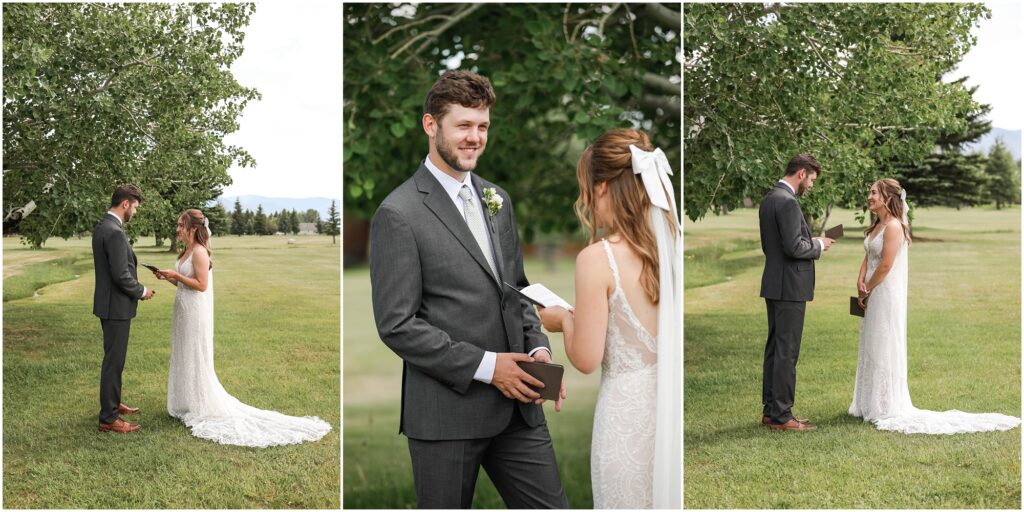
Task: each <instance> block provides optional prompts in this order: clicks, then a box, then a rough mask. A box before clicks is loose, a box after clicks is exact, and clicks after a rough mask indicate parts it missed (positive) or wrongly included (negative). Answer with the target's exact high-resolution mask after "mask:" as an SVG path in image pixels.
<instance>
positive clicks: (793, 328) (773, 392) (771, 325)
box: [761, 299, 807, 423]
mask: <svg viewBox="0 0 1024 512" xmlns="http://www.w3.org/2000/svg"><path fill="white" fill-rule="evenodd" d="M764 301H765V303H766V304H767V305H768V342H767V343H766V344H765V347H764V374H763V377H762V378H763V383H762V387H761V402H762V403H763V404H764V411H763V414H764V415H765V416H768V417H769V418H770V419H771V420H772V421H774V422H776V423H786V422H787V421H789V420H791V419H793V413H792V412H791V411H790V409H791V408H792V407H793V399H794V397H795V395H796V361H797V359H798V358H799V357H800V337H801V336H802V335H803V332H804V311H805V310H806V308H807V303H806V302H793V301H788V300H771V299H765V300H764Z"/></svg>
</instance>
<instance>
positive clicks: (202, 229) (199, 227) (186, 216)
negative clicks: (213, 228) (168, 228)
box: [178, 208, 213, 268]
mask: <svg viewBox="0 0 1024 512" xmlns="http://www.w3.org/2000/svg"><path fill="white" fill-rule="evenodd" d="M178 220H180V221H181V222H182V223H183V224H185V229H186V230H188V231H191V232H192V236H193V237H194V239H195V241H196V243H197V244H199V245H202V246H203V247H205V248H206V252H207V253H208V254H209V255H210V268H213V250H212V249H210V235H209V233H207V232H206V222H205V221H206V216H205V215H203V212H201V211H199V210H196V209H195V208H189V209H188V210H185V211H184V212H181V217H178ZM187 250H188V244H187V243H186V244H185V246H184V247H182V248H181V252H179V253H178V257H179V258H180V257H182V256H183V255H184V254H185V251H187Z"/></svg>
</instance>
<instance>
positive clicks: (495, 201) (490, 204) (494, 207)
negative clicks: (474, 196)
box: [484, 187, 505, 217]
mask: <svg viewBox="0 0 1024 512" xmlns="http://www.w3.org/2000/svg"><path fill="white" fill-rule="evenodd" d="M504 202H505V200H504V199H502V197H501V196H500V195H498V190H497V189H495V188H494V187H490V188H485V189H484V204H486V205H487V213H489V214H490V215H491V217H494V216H495V215H497V214H498V210H501V205H502V203H504Z"/></svg>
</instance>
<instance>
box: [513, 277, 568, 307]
mask: <svg viewBox="0 0 1024 512" xmlns="http://www.w3.org/2000/svg"><path fill="white" fill-rule="evenodd" d="M520 291H521V292H522V293H523V295H526V296H527V297H530V298H531V299H533V300H535V301H537V302H540V303H541V304H543V305H544V307H546V308H550V307H552V306H562V307H563V308H565V309H572V306H571V305H570V304H569V303H568V302H566V301H565V299H563V298H561V297H559V296H558V295H557V294H556V293H555V292H553V291H551V290H549V289H548V287H547V286H544V285H542V284H540V283H535V284H531V285H530V286H527V287H526V288H523V289H522V290H520Z"/></svg>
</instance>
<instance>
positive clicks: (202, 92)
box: [3, 3, 259, 246]
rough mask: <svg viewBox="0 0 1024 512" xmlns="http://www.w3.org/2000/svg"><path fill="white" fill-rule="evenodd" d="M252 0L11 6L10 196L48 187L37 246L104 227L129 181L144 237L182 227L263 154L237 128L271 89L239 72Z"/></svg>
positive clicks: (10, 199) (24, 229)
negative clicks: (250, 84) (102, 219)
mask: <svg viewBox="0 0 1024 512" xmlns="http://www.w3.org/2000/svg"><path fill="white" fill-rule="evenodd" d="M253 9H254V8H253V6H252V4H222V5H211V4H95V3H85V4H36V3H22V4H9V3H5V4H4V6H3V10H4V17H3V30H4V45H3V46H4V47H3V65H4V77H3V94H4V112H3V136H4V144H3V181H4V183H3V184H4V186H3V200H4V204H5V205H7V206H8V208H13V207H16V206H21V205H23V204H25V203H27V202H28V201H30V200H34V201H35V202H36V204H37V205H38V209H37V210H36V212H35V213H33V214H32V215H30V216H28V217H26V218H25V219H24V220H23V221H22V222H21V223H20V225H19V226H18V229H19V230H20V232H21V234H22V236H23V240H24V241H27V242H28V243H30V244H31V245H33V246H40V245H42V244H43V243H44V242H45V241H46V239H47V238H49V237H51V236H59V237H64V238H67V237H69V236H72V235H74V234H75V233H80V232H83V231H88V230H91V229H92V227H93V226H94V224H95V222H96V220H97V219H98V218H99V216H100V215H101V214H102V212H103V211H104V210H105V209H106V208H107V207H108V206H109V198H110V194H111V193H112V191H113V188H114V186H115V185H116V184H119V183H125V182H133V183H136V184H137V185H139V186H140V187H141V189H142V191H143V195H144V197H145V201H144V203H143V208H141V209H140V210H139V212H140V213H139V215H138V217H137V220H133V222H132V223H131V225H130V226H129V232H130V234H131V235H132V236H133V238H134V237H137V236H138V235H139V234H142V233H155V234H156V236H157V239H158V241H159V240H160V239H161V238H164V237H173V233H174V224H175V221H176V218H177V215H178V213H180V212H181V211H182V210H184V209H186V208H189V207H199V208H201V207H203V206H204V205H206V204H207V202H208V201H209V200H211V199H213V198H215V197H217V196H219V195H220V190H221V188H222V187H223V186H225V185H227V184H229V183H230V182H231V179H230V177H229V176H228V174H227V170H228V168H229V167H231V165H232V164H238V165H240V166H242V167H245V166H249V165H253V164H254V161H253V159H252V158H251V157H250V155H249V154H248V153H246V152H245V150H243V149H242V148H240V147H237V146H232V145H228V144H225V143H224V141H223V137H224V135H225V134H227V133H231V132H233V131H235V130H237V129H238V123H237V118H238V116H239V115H240V114H241V112H242V110H243V109H244V108H245V106H246V104H247V103H248V102H249V101H251V100H253V99H257V98H259V93H258V92H257V91H256V90H255V89H251V88H247V87H244V86H242V85H240V84H238V83H237V82H236V81H235V79H234V77H233V76H232V74H231V72H230V66H231V63H232V62H234V61H235V59H237V58H238V57H239V56H240V55H241V54H242V49H243V48H242V41H243V38H244V33H243V28H244V27H245V26H246V24H247V23H248V20H249V16H250V15H251V13H252V12H253Z"/></svg>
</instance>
